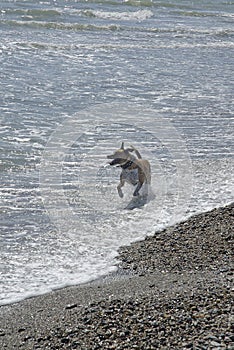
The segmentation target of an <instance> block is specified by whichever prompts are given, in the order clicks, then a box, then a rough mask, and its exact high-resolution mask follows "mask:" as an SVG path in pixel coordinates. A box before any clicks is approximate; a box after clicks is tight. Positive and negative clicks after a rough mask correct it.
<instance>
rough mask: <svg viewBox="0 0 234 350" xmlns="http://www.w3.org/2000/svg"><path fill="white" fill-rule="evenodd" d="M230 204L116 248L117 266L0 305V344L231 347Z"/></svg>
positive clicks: (23, 346) (33, 346)
mask: <svg viewBox="0 0 234 350" xmlns="http://www.w3.org/2000/svg"><path fill="white" fill-rule="evenodd" d="M233 215H234V206H233V204H231V205H229V206H226V207H224V208H216V209H214V210H212V211H210V212H208V213H203V214H199V215H196V216H194V217H192V218H190V219H188V220H186V221H185V222H183V223H180V224H178V225H176V226H174V227H170V228H168V229H166V230H163V231H161V232H156V233H155V235H154V236H152V237H147V238H146V239H145V240H144V241H141V242H136V243H134V244H132V245H131V246H130V247H122V248H121V249H120V252H119V259H120V261H121V262H120V265H119V271H118V273H117V274H114V275H112V276H107V277H106V278H104V279H100V280H98V281H95V282H93V283H89V284H86V285H83V286H78V287H70V288H66V289H62V290H60V291H55V292H52V293H49V294H47V295H44V296H39V297H37V298H32V299H27V300H25V301H22V302H20V303H17V304H13V305H10V306H3V307H1V308H0V349H9V350H13V349H23V350H29V349H41V350H42V349H43V350H46V349H51V350H54V349H59V350H60V349H67V350H68V349H81V350H82V349H84V350H88V349H90V350H91V349H93V350H95V349H108V350H109V349H118V350H121V349H129V350H130V349H131V350H132V349H139V350H140V349H142V350H143V349H144V350H147V349H154V350H155V349H168V350H169V349H176V350H177V349H196V350H199V349H204V350H206V349H217V350H218V349H221V350H222V349H234V329H233V324H234V322H233V321H234V314H233Z"/></svg>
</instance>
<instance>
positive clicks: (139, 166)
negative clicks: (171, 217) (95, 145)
mask: <svg viewBox="0 0 234 350" xmlns="http://www.w3.org/2000/svg"><path fill="white" fill-rule="evenodd" d="M133 152H135V153H136V156H137V157H135V156H134V155H133V154H132V153H133ZM107 158H108V159H113V160H112V161H111V162H110V163H109V164H110V165H111V166H114V165H117V166H119V167H121V168H122V171H121V174H120V183H119V185H118V186H117V190H118V194H119V196H120V198H123V196H124V194H123V191H122V187H123V186H124V184H125V182H127V183H129V184H131V185H133V186H136V188H135V190H134V192H133V196H134V197H136V196H139V191H140V189H141V188H142V186H143V184H146V196H147V195H148V186H149V185H150V182H151V169H150V163H149V161H148V160H146V159H142V157H141V154H140V153H139V152H138V150H137V149H136V148H135V147H133V146H131V147H130V148H126V149H125V148H124V142H122V144H121V147H120V149H118V150H117V151H115V152H114V153H113V154H111V155H109V156H107Z"/></svg>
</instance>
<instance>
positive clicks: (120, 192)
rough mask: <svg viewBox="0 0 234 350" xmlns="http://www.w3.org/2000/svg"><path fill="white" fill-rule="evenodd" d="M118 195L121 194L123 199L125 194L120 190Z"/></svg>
mask: <svg viewBox="0 0 234 350" xmlns="http://www.w3.org/2000/svg"><path fill="white" fill-rule="evenodd" d="M118 194H119V196H120V198H123V196H124V194H123V192H122V191H121V190H118Z"/></svg>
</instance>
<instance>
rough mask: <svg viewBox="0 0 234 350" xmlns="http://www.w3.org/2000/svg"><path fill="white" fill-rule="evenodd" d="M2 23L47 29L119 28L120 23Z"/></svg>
mask: <svg viewBox="0 0 234 350" xmlns="http://www.w3.org/2000/svg"><path fill="white" fill-rule="evenodd" d="M1 24H4V25H7V26H10V27H28V28H36V29H37V28H46V29H57V30H73V31H80V30H112V31H114V30H119V29H120V26H118V25H113V24H110V25H100V26H99V25H93V24H82V23H62V22H45V21H17V20H10V21H7V20H6V21H2V22H1Z"/></svg>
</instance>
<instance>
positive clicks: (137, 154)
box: [129, 145, 142, 159]
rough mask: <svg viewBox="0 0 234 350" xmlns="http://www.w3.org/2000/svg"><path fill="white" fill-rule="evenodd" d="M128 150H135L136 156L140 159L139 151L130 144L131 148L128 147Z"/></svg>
mask: <svg viewBox="0 0 234 350" xmlns="http://www.w3.org/2000/svg"><path fill="white" fill-rule="evenodd" d="M129 151H130V152H135V153H136V156H137V158H138V159H142V156H141V154H140V152H139V151H138V150H137V149H136V148H135V147H134V146H132V145H131V148H130V149H129Z"/></svg>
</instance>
